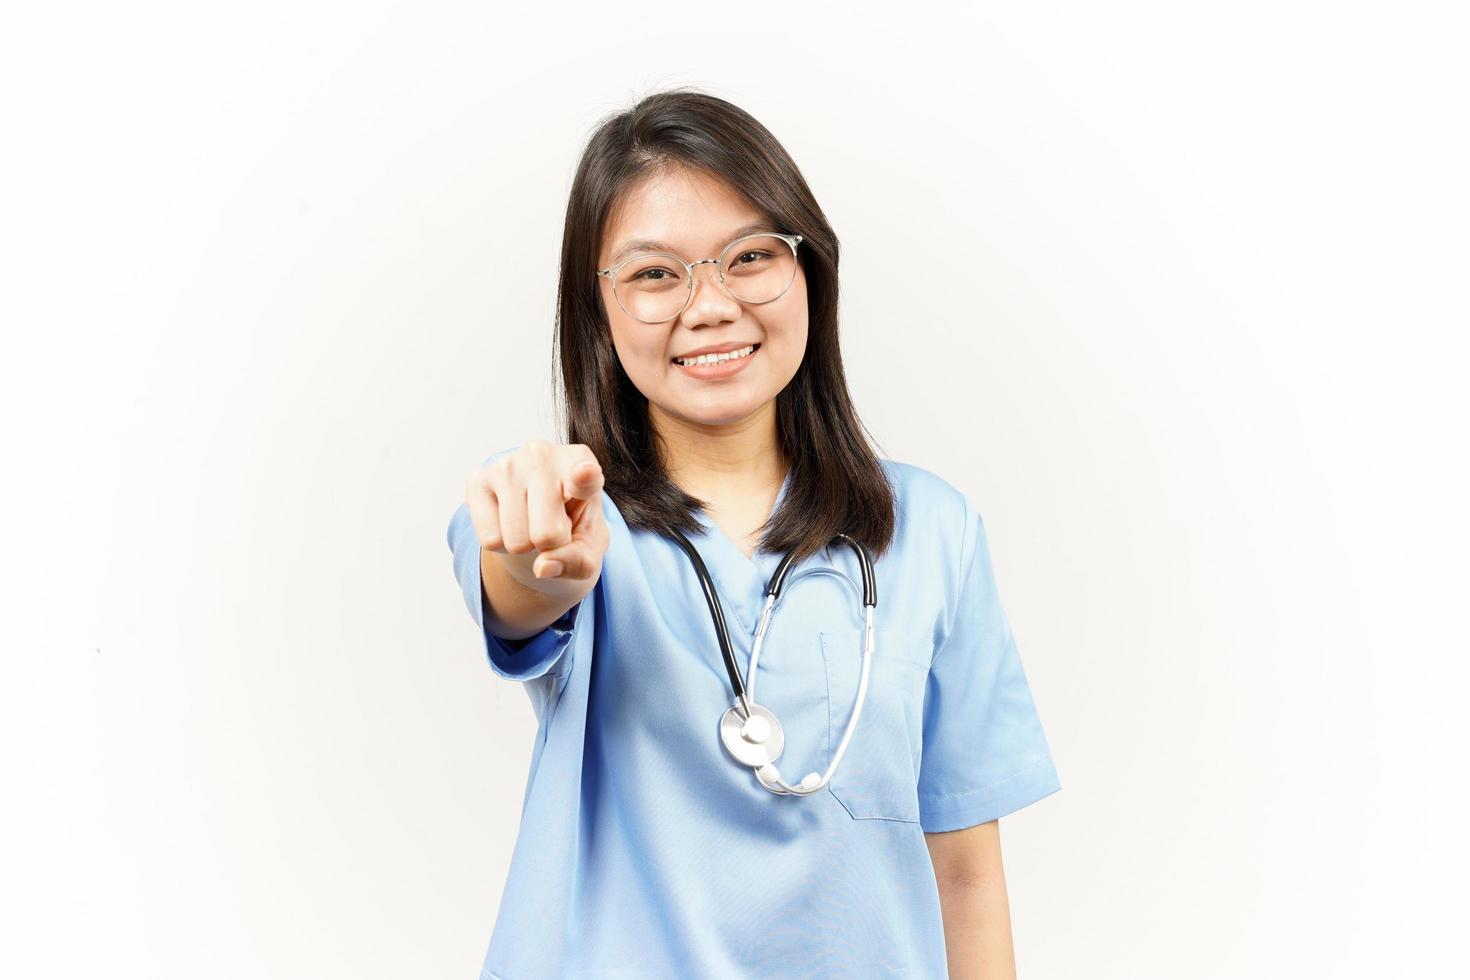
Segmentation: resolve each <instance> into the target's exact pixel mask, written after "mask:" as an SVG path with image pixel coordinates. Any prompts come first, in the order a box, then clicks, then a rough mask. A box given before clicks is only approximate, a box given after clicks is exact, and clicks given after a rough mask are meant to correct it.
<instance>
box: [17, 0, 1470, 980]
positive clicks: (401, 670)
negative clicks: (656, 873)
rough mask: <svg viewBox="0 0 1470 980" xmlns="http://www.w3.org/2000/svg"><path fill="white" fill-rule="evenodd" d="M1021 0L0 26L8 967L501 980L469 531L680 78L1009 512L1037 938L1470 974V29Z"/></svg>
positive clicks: (1080, 971) (284, 13) (1118, 971)
mask: <svg viewBox="0 0 1470 980" xmlns="http://www.w3.org/2000/svg"><path fill="white" fill-rule="evenodd" d="M990 7H991V8H993V9H988V10H987V9H980V10H976V9H969V10H965V9H960V8H959V7H958V6H955V7H949V6H945V7H927V6H925V5H921V4H920V5H916V4H906V5H904V6H903V9H902V10H901V11H898V12H894V11H891V10H881V11H879V10H875V11H873V12H871V13H868V14H862V13H860V12H858V11H856V10H855V8H853V7H852V6H851V5H849V4H836V3H805V4H793V5H785V4H770V3H768V4H764V5H757V6H746V5H731V6H715V7H710V6H700V5H693V4H673V5H665V6H664V7H662V8H659V7H658V6H657V5H652V6H650V5H648V4H636V5H633V6H632V7H629V6H627V5H623V6H622V7H620V6H619V5H618V4H615V3H614V4H596V5H592V4H588V5H585V6H582V5H579V6H576V7H572V6H567V5H561V6H558V7H556V8H546V9H542V10H540V11H539V12H532V11H530V10H529V9H528V10H525V11H517V10H508V9H503V8H498V7H492V5H489V4H436V5H425V4H422V3H419V4H408V3H402V4H396V5H390V4H384V3H350V4H349V3H340V4H330V5H329V4H325V3H309V4H302V3H295V2H293V3H254V4H228V5H222V4H187V3H176V4H173V5H162V4H157V3H149V4H146V5H142V6H140V5H116V4H112V5H102V4H96V5H90V6H81V5H73V4H31V5H27V6H23V7H22V6H20V5H16V7H14V8H12V9H11V10H10V11H9V12H7V13H6V14H5V15H4V21H3V24H0V99H3V125H4V143H5V150H4V153H3V155H0V195H3V197H0V207H3V211H0V243H3V244H0V248H3V254H0V260H3V265H0V269H3V272H0V276H3V278H0V282H3V289H0V303H3V306H0V324H3V348H0V413H3V414H0V417H3V423H0V440H3V442H0V453H3V472H4V482H3V494H4V500H3V508H0V520H3V527H0V532H3V533H0V553H3V558H0V575H3V578H0V587H3V591H0V595H3V597H4V598H3V600H0V602H3V608H4V614H3V617H0V646H3V654H4V659H3V674H0V766H3V769H0V975H4V976H6V977H16V978H22V977H24V978H52V977H66V978H71V977H83V976H88V977H90V976H106V977H109V978H124V977H126V978H133V977H138V978H145V977H146V978H184V977H189V978H193V977H229V978H234V977H271V978H298V977H299V978H338V977H341V978H348V977H351V978H357V980H367V978H401V977H416V978H417V977H435V978H437V977H445V978H452V977H465V978H469V977H473V976H475V975H476V972H477V971H478V969H479V966H480V961H481V959H482V957H483V955H484V951H485V947H486V945H487V943H488V941H489V937H490V932H491V928H492V925H493V923H494V920H495V913H496V909H497V906H498V902H499V898H500V888H501V885H502V884H503V881H504V876H505V872H506V869H507V866H508V862H509V859H510V855H511V850H512V846H513V844H514V838H515V832H516V827H517V821H518V818H519V810H520V803H521V796H522V792H523V789H524V781H525V777H526V773H527V768H528V764H529V758H530V745H531V738H532V735H533V732H534V719H533V716H532V713H531V710H530V706H529V702H528V700H527V698H526V697H525V696H524V694H523V692H522V691H521V690H520V689H519V688H518V687H517V685H515V684H513V683H511V682H506V681H503V680H501V679H500V678H498V677H496V676H495V675H493V674H492V673H491V671H490V669H489V668H488V666H487V665H486V664H485V662H484V659H483V654H482V652H481V646H480V642H479V640H478V638H477V635H476V633H475V631H474V628H473V626H472V623H471V621H470V619H469V615H468V612H467V611H466V610H465V608H464V605H463V600H462V598H461V596H460V592H459V588H458V586H457V585H456V583H455V581H454V579H453V577H452V573H451V568H450V556H449V551H448V548H447V546H446V543H445V538H444V534H445V528H446V525H447V523H448V520H449V516H450V514H451V513H452V512H453V510H454V508H455V506H456V505H457V504H458V503H459V501H460V499H461V495H462V492H463V484H464V480H465V477H466V476H467V475H468V474H469V472H470V471H471V470H472V469H474V468H475V467H476V466H477V465H478V464H479V462H480V461H481V460H482V459H483V457H484V456H486V455H488V454H489V453H490V452H491V451H493V450H496V449H500V448H504V447H506V446H510V445H514V444H516V443H518V442H520V441H522V440H523V439H525V438H527V437H530V436H533V435H540V436H543V437H551V438H554V437H556V431H555V429H554V419H553V417H552V413H551V402H550V393H551V389H550V384H551V372H550V356H551V322H552V315H553V311H554V299H555V286H556V272H557V255H558V248H559V244H560V235H561V226H562V216H563V214H562V211H563V208H564V206H565V202H566V194H567V191H568V188H569V186H570V181H571V175H572V171H573V168H574V166H575V163H576V159H577V154H578V153H579V151H580V149H581V146H582V144H583V142H584V140H585V139H586V138H587V136H588V135H589V134H590V132H591V130H592V128H593V127H594V126H595V125H596V123H597V121H598V120H599V119H600V118H602V117H603V116H604V115H605V114H607V113H609V112H613V111H615V110H618V109H622V108H624V107H626V106H628V105H629V104H631V103H632V102H633V101H634V100H635V99H636V98H637V97H639V96H641V95H643V94H646V93H647V92H650V91H652V90H655V89H657V88H662V87H666V86H671V85H678V84H693V85H697V86H699V87H701V88H702V89H703V90H705V91H708V92H711V93H713V94H717V95H720V96H723V97H725V98H728V99H730V100H732V101H734V102H736V103H737V104H738V105H741V106H742V107H744V108H746V109H747V110H749V111H750V112H751V113H753V114H754V115H755V116H756V117H757V118H758V119H760V120H761V121H762V122H764V123H765V124H766V125H767V126H768V127H769V128H770V129H771V130H772V131H773V132H774V133H775V135H776V136H777V138H779V139H780V140H782V141H783V142H784V143H785V145H786V146H787V148H788V149H789V150H790V151H791V153H792V154H793V156H794V157H795V158H796V160H797V161H798V163H799V164H800V166H801V167H802V169H803V172H804V173H805V175H806V177H807V179H808V181H809V182H810V184H811V186H812V188H813V190H814V191H815V193H816V195H817V197H818V199H819V200H820V201H821V202H822V205H823V207H824V209H825V210H826V213H827V214H828V216H829V218H830V219H831V221H832V223H833V224H834V226H835V227H836V229H837V232H838V234H839V235H840V237H841V241H842V246H843V263H842V271H843V279H842V283H843V296H842V307H841V310H842V331H843V341H844V349H845V354H846V366H847V371H848V375H849V377H850V379H851V382H852V385H853V389H854V395H855V398H856V401H857V404H858V406H859V409H860V410H861V412H862V415H863V419H864V421H865V422H866V423H867V424H868V426H869V427H870V428H871V429H872V430H873V431H874V432H875V433H876V435H877V437H878V440H879V443H880V447H879V448H880V450H881V452H882V454H884V455H887V456H890V457H893V458H896V459H900V460H904V461H908V462H912V463H915V464H918V465H920V466H924V467H926V468H929V469H931V470H933V471H934V472H936V473H938V474H940V475H942V476H944V477H945V478H946V479H948V480H950V481H951V482H952V483H954V484H955V485H956V486H957V487H959V488H961V489H962V490H964V491H965V492H966V493H968V494H970V495H971V498H972V499H973V500H974V501H975V502H976V504H977V506H978V507H979V508H980V510H981V511H982V513H983V514H984V516H985V519H986V527H987V530H988V533H989V534H990V540H991V545H992V549H993V553H994V555H995V560H996V565H997V572H998V575H999V580H1000V583H1001V588H1002V595H1003V599H1004V602H1005V604H1006V608H1007V610H1008V613H1009V615H1010V617H1011V620H1012V624H1013V627H1014V629H1015V632H1016V636H1017V639H1018V642H1019V644H1020V646H1021V650H1022V655H1023V660H1024V662H1025V664H1026V667H1027V671H1028V675H1029V677H1030V680H1031V684H1032V687H1033V691H1034V693H1035V696H1036V698H1037V702H1038V706H1039V708H1040V710H1041V713H1042V717H1043V721H1044V722H1045V724H1046V726H1047V732H1048V736H1049V738H1050V740H1051V744H1052V748H1053V751H1054V754H1055V758H1056V762H1057V766H1058V770H1059V772H1060V774H1061V778H1062V783H1063V790H1062V792H1061V793H1059V794H1057V795H1056V796H1053V797H1050V798H1048V799H1047V800H1045V801H1043V802H1041V803H1038V804H1037V805H1035V806H1034V807H1031V808H1027V809H1025V810H1022V811H1020V812H1019V813H1017V814H1015V815H1013V816H1011V817H1008V818H1006V819H1005V820H1003V821H1002V831H1003V839H1004V844H1005V854H1006V867H1007V874H1008V878H1009V885H1010V896H1011V904H1012V914H1013V919H1014V932H1015V941H1016V949H1017V957H1018V961H1019V964H1020V969H1021V974H1022V975H1023V976H1028V977H1089V978H1098V977H1119V978H1125V977H1126V978H1153V977H1158V978H1180V977H1303V976H1333V977H1440V976H1452V975H1458V976H1463V975H1465V971H1466V970H1467V969H1470V964H1467V961H1466V950H1465V946H1464V944H1463V932H1462V930H1463V926H1464V923H1465V921H1466V917H1467V911H1470V909H1467V904H1470V903H1467V886H1466V875H1467V860H1466V857H1467V848H1466V845H1465V843H1464V838H1463V835H1464V828H1465V826H1466V824H1467V818H1470V806H1467V793H1466V786H1465V774H1466V762H1465V756H1464V752H1463V749H1464V746H1465V744H1466V738H1465V736H1466V734H1467V733H1466V730H1465V729H1466V722H1465V721H1464V715H1465V711H1464V703H1463V702H1464V694H1463V691H1464V687H1465V681H1466V679H1467V677H1466V669H1465V667H1464V663H1465V659H1464V658H1465V656H1466V654H1467V652H1470V649H1467V648H1470V644H1467V642H1466V629H1465V624H1464V618H1465V614H1466V606H1467V604H1466V600H1465V596H1466V594H1467V593H1466V590H1467V587H1470V581H1467V573H1466V563H1467V555H1466V550H1467V543H1470V534H1467V519H1466V516H1465V500H1466V499H1467V497H1470V486H1467V483H1470V481H1467V472H1466V451H1465V442H1466V439H1465V425H1464V420H1465V418H1466V415H1467V408H1470V405H1467V397H1466V395H1465V391H1464V377H1463V375H1464V372H1465V366H1466V354H1467V352H1470V351H1467V343H1466V339H1465V337H1466V329H1467V327H1470V317H1467V301H1466V287H1467V282H1466V270H1467V259H1470V254H1467V253H1470V247H1467V219H1470V207H1467V192H1466V180H1465V174H1466V173H1467V172H1470V159H1467V157H1470V153H1467V139H1466V125H1465V118H1466V116H1465V99H1464V93H1465V91H1466V87H1467V85H1470V79H1467V77H1466V76H1467V72H1466V68H1465V58H1464V45H1465V27H1466V24H1465V22H1464V20H1463V19H1461V17H1460V16H1459V14H1458V11H1457V10H1455V9H1454V8H1455V7H1456V5H1453V4H1450V3H1442V4H1429V3H1413V2H1409V3H1396V4H1388V3H1386V2H1385V3H1378V4H1363V3H1331V4H1329V3H1325V2H1322V3H1309V2H1301V0H1295V2H1282V0H1274V2H1269V3H1268V2H1235V3H1229V4H1225V3H1219V4H1208V5H1206V4H1180V3H1170V2H1164V0H1158V2H1152V3H1149V2H1142V0H1121V2H1120V0H1114V2H1107V3H1103V2H1099V3H1058V2H1029V3H1024V4H1015V3H1012V4H1004V5H990ZM1457 932H1458V933H1459V935H1458V936H1457V935H1456V934H1457Z"/></svg>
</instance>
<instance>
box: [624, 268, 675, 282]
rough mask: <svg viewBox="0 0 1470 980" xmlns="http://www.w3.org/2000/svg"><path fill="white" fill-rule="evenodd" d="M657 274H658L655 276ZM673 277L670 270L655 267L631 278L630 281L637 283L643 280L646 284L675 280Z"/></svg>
mask: <svg viewBox="0 0 1470 980" xmlns="http://www.w3.org/2000/svg"><path fill="white" fill-rule="evenodd" d="M655 273H657V274H656V275H655ZM673 275H674V274H673V273H672V272H670V271H669V270H668V269H661V268H659V267H658V266H654V267H653V268H651V269H644V270H643V271H642V272H639V273H638V274H637V275H634V276H632V277H630V278H629V279H628V281H629V282H637V281H638V280H640V279H641V280H643V281H644V282H663V281H664V280H665V279H670V278H673Z"/></svg>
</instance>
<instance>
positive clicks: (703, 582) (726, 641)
mask: <svg viewBox="0 0 1470 980" xmlns="http://www.w3.org/2000/svg"><path fill="white" fill-rule="evenodd" d="M669 532H670V534H671V535H672V536H673V538H674V541H675V543H677V544H678V545H679V547H681V548H683V549H684V553H685V554H686V555H688V556H689V562H690V564H692V565H693V566H694V574H695V575H697V576H698V577H699V586H700V588H701V589H702V590H703V592H704V601H705V602H706V603H707V604H708V605H709V614H710V618H711V619H712V620H714V624H715V633H716V635H717V636H718V638H719V641H720V656H721V657H722V658H723V659H724V661H725V672H726V673H727V674H729V675H730V687H731V689H732V690H734V692H735V697H736V699H737V700H739V701H740V702H742V703H744V702H745V680H744V678H742V677H741V675H740V667H739V665H737V664H736V663H735V651H734V649H733V648H732V647H731V646H730V630H729V628H728V627H727V626H726V624H725V611H724V610H723V609H722V608H721V607H720V600H719V597H718V596H716V595H715V586H714V582H713V581H712V580H711V579H710V574H709V569H708V568H706V567H705V564H704V559H703V558H700V557H699V552H698V551H696V550H695V548H694V545H692V544H690V543H689V539H688V538H686V537H685V536H684V535H683V533H681V532H680V531H679V529H678V528H670V529H669ZM839 542H840V543H844V544H846V545H848V546H849V547H850V548H852V550H853V551H855V552H856V553H857V557H858V563H859V564H860V565H861V566H862V569H863V605H864V606H877V605H878V582H877V577H876V576H875V575H874V574H873V562H872V559H871V558H869V557H868V550H867V549H866V548H864V547H863V546H862V544H861V543H860V542H859V541H858V540H857V539H856V538H853V537H851V536H849V535H846V534H841V533H839V534H838V535H837V536H836V537H834V538H833V539H832V542H831V543H832V544H838V543H839ZM794 557H795V556H794V555H792V554H789V553H788V554H787V555H786V556H785V557H784V558H782V559H781V564H780V565H778V566H777V567H776V571H775V573H774V574H772V576H771V581H770V583H769V584H767V586H766V596H767V597H768V598H771V599H773V600H775V599H780V597H781V589H782V588H783V587H785V585H786V573H787V571H788V570H789V569H790V568H791V564H792V559H793V558H794Z"/></svg>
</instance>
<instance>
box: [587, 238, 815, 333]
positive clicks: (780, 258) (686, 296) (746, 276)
mask: <svg viewBox="0 0 1470 980" xmlns="http://www.w3.org/2000/svg"><path fill="white" fill-rule="evenodd" d="M801 240H802V237H801V236H800V235H783V234H781V233H779V232H774V231H772V232H761V233H759V234H755V235H746V236H745V237H744V238H737V239H735V240H734V241H733V242H731V243H730V244H728V245H726V246H725V247H724V248H722V249H721V250H720V254H719V257H718V258H713V259H700V260H699V261H698V262H685V261H684V260H683V259H682V258H680V257H679V256H677V255H675V254H673V253H672V252H649V253H646V254H643V255H635V256H632V257H631V258H628V259H625V260H623V261H622V262H619V263H618V264H617V265H615V266H613V267H612V268H610V269H598V270H597V274H598V275H599V276H605V277H606V278H607V279H608V280H609V281H610V282H611V283H612V288H613V297H614V298H615V299H616V300H617V301H618V306H619V307H621V308H622V310H623V312H624V313H626V314H628V315H629V316H631V317H632V318H633V319H635V320H642V321H643V322H644V323H663V322H664V321H666V320H672V319H673V318H674V317H676V316H678V315H679V314H681V313H683V312H684V310H685V309H686V308H688V306H689V301H690V300H691V299H693V298H694V267H695V266H697V265H703V264H705V263H706V262H713V263H715V268H716V271H717V272H718V274H719V281H720V285H721V286H723V287H724V288H725V291H726V292H728V293H729V294H730V295H731V296H733V297H734V298H735V299H736V300H737V301H739V302H741V303H751V304H755V305H759V304H761V303H769V302H771V301H772V300H775V299H780V298H781V297H782V296H784V295H785V294H786V290H788V289H790V288H791V283H792V282H793V281H795V279H796V246H797V245H799V244H800V243H801Z"/></svg>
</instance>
